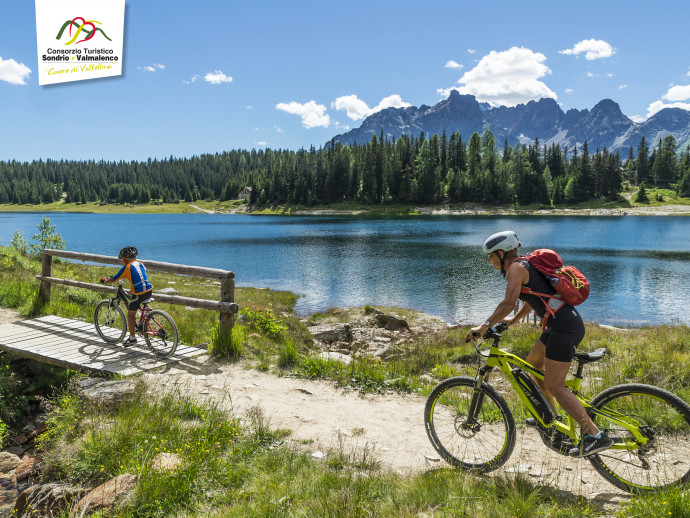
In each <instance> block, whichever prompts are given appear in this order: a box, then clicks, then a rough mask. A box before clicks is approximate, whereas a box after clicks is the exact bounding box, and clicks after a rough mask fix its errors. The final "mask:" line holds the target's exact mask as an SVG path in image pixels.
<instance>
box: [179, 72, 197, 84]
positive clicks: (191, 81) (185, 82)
mask: <svg viewBox="0 0 690 518" xmlns="http://www.w3.org/2000/svg"><path fill="white" fill-rule="evenodd" d="M200 78H201V76H200V75H199V74H197V75H195V76H192V78H191V79H190V80H189V81H182V82H183V83H184V84H186V85H190V84H192V83H196V82H197V81H198V80H199V79H200Z"/></svg>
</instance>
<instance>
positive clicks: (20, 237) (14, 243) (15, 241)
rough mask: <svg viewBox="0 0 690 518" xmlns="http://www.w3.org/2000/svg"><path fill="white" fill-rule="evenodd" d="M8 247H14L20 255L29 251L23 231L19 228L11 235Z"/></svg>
mask: <svg viewBox="0 0 690 518" xmlns="http://www.w3.org/2000/svg"><path fill="white" fill-rule="evenodd" d="M10 248H13V249H15V250H16V251H17V252H19V253H20V254H21V255H26V254H27V252H28V251H29V243H28V242H27V240H26V238H25V237H24V233H23V232H22V231H21V230H17V231H16V232H15V233H14V234H13V235H12V240H11V241H10Z"/></svg>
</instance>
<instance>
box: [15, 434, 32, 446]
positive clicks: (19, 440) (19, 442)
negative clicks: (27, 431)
mask: <svg viewBox="0 0 690 518" xmlns="http://www.w3.org/2000/svg"><path fill="white" fill-rule="evenodd" d="M28 440H29V439H27V438H26V435H17V436H16V437H15V438H14V439H12V444H16V445H17V446H21V445H22V444H24V443H25V442H26V441H28Z"/></svg>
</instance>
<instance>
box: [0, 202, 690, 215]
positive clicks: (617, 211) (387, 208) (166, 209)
mask: <svg viewBox="0 0 690 518" xmlns="http://www.w3.org/2000/svg"><path fill="white" fill-rule="evenodd" d="M0 212H41V213H50V212H75V213H89V214H111V213H112V214H185V213H203V214H248V215H252V214H253V215H280V216H331V215H332V216H618V217H620V216H690V204H688V205H682V204H670V203H669V204H663V203H662V204H650V205H630V204H625V203H623V202H604V203H587V204H580V206H572V207H564V208H560V207H559V208H551V209H545V208H542V207H535V208H531V207H526V208H513V207H507V206H499V207H487V206H483V205H479V204H462V205H461V204H457V205H448V204H447V205H428V206H417V205H400V204H396V205H359V204H349V203H342V204H334V205H319V206H314V207H304V206H299V205H271V206H252V205H248V204H245V203H239V202H237V201H234V202H222V203H221V202H214V201H197V202H194V203H189V202H182V203H168V204H161V205H151V204H149V205H100V204H97V203H85V204H74V203H51V204H41V205H31V204H27V205H7V204H5V205H0Z"/></svg>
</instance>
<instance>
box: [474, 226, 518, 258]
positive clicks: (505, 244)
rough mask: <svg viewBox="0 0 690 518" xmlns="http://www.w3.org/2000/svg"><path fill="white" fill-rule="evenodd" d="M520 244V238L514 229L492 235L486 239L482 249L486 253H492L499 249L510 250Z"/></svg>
mask: <svg viewBox="0 0 690 518" xmlns="http://www.w3.org/2000/svg"><path fill="white" fill-rule="evenodd" d="M519 246H520V240H519V239H518V237H517V234H516V233H515V232H513V231H512V230H505V231H503V232H498V233H496V234H492V235H490V236H489V237H488V238H487V239H486V241H484V246H483V247H482V251H483V252H484V253H485V254H491V253H493V252H495V251H497V250H503V251H504V252H509V251H510V250H515V249H516V248H518V247H519Z"/></svg>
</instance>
